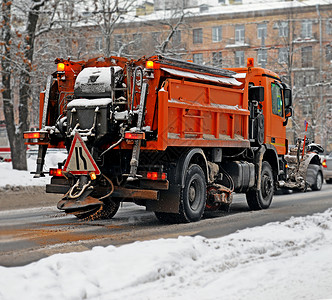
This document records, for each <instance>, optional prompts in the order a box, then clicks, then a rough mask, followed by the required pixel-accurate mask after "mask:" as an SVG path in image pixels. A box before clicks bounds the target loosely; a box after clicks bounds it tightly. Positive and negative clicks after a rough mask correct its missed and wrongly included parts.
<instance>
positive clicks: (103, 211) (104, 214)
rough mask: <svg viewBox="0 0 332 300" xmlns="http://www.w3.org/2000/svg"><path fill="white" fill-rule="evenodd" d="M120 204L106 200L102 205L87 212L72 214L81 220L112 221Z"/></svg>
mask: <svg viewBox="0 0 332 300" xmlns="http://www.w3.org/2000/svg"><path fill="white" fill-rule="evenodd" d="M119 207H120V202H118V201H113V200H110V199H108V200H107V202H106V201H105V203H104V205H99V206H96V207H94V208H92V209H90V210H87V211H81V212H73V214H74V215H75V216H76V217H77V218H78V219H81V220H91V221H92V220H106V219H112V218H113V217H114V215H115V214H116V213H117V212H118V210H119Z"/></svg>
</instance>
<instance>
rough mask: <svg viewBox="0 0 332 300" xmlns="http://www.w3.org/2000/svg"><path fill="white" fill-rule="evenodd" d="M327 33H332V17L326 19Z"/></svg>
mask: <svg viewBox="0 0 332 300" xmlns="http://www.w3.org/2000/svg"><path fill="white" fill-rule="evenodd" d="M326 33H327V34H332V18H330V19H327V20H326Z"/></svg>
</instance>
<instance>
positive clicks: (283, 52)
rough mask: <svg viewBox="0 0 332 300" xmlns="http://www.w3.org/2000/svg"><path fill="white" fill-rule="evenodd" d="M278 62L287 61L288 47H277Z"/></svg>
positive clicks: (283, 62)
mask: <svg viewBox="0 0 332 300" xmlns="http://www.w3.org/2000/svg"><path fill="white" fill-rule="evenodd" d="M278 62H279V63H280V64H285V63H288V48H280V49H279V52H278Z"/></svg>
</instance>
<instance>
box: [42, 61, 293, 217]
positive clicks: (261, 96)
mask: <svg viewBox="0 0 332 300" xmlns="http://www.w3.org/2000/svg"><path fill="white" fill-rule="evenodd" d="M56 62H57V64H58V71H57V72H55V73H54V74H53V75H52V76H50V77H49V79H48V84H47V87H46V90H45V91H44V92H43V93H41V102H40V106H41V110H40V113H41V116H40V128H41V131H40V133H41V136H40V137H39V139H38V141H37V142H36V143H37V144H39V145H40V148H39V149H40V150H39V160H38V164H37V171H36V176H40V175H42V173H43V159H44V156H45V152H46V149H47V147H48V146H52V147H66V148H67V150H68V153H69V156H68V158H67V160H66V161H65V162H64V163H61V164H60V165H59V167H60V169H59V172H58V173H54V174H55V175H54V176H53V178H52V180H51V184H50V185H48V186H47V191H48V192H56V193H63V194H65V195H64V197H63V199H62V200H61V201H60V202H59V204H58V207H59V208H60V209H62V210H64V211H66V212H71V213H74V214H76V215H77V216H78V217H83V216H84V217H86V216H87V215H88V216H90V215H94V214H99V216H100V213H101V212H103V216H104V217H105V215H104V214H105V213H106V212H110V211H111V212H112V213H108V214H107V216H108V217H109V216H111V215H112V216H113V213H114V211H115V212H116V210H117V208H118V207H119V205H118V203H120V202H122V201H133V202H135V203H137V204H139V205H144V206H146V208H147V209H149V210H152V211H154V212H155V213H156V216H157V218H158V219H160V220H162V221H166V222H174V221H179V220H180V221H197V220H199V219H200V218H201V216H202V214H203V212H204V210H217V209H227V208H228V207H229V205H230V203H231V194H232V192H234V191H236V192H243V193H246V194H247V201H248V204H249V206H250V207H251V208H253V209H262V208H267V207H268V206H269V205H270V203H271V201H272V196H273V191H274V189H275V188H276V187H277V185H278V182H279V180H280V179H284V180H285V179H286V177H287V174H286V167H285V166H286V163H285V160H284V155H285V154H286V153H287V145H288V143H287V139H286V128H285V126H286V125H287V119H288V117H289V116H290V115H291V94H290V90H289V89H288V88H287V86H286V85H285V84H283V83H282V82H281V80H280V78H279V77H278V75H277V74H275V73H273V72H271V71H269V70H266V69H262V68H255V67H253V66H250V67H247V68H236V69H218V68H212V67H207V66H200V65H197V64H193V63H190V62H185V61H181V60H177V59H172V58H166V57H162V56H153V57H150V58H149V59H146V58H141V59H139V60H126V59H125V58H121V57H110V58H96V59H92V60H89V61H86V62H85V61H80V62H71V61H65V60H59V59H58V60H57V61H56ZM94 166H95V167H94ZM97 169H98V172H96V170H97ZM99 170H100V173H99ZM56 174H58V175H64V176H57V175H56ZM99 174H100V175H99ZM92 199H95V200H92ZM100 207H101V208H102V209H101V208H100ZM94 217H95V216H94Z"/></svg>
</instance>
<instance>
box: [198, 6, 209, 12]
mask: <svg viewBox="0 0 332 300" xmlns="http://www.w3.org/2000/svg"><path fill="white" fill-rule="evenodd" d="M207 11H209V6H208V5H206V4H202V5H201V6H200V7H199V12H201V13H204V12H207Z"/></svg>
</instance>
